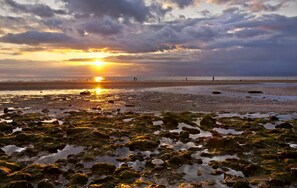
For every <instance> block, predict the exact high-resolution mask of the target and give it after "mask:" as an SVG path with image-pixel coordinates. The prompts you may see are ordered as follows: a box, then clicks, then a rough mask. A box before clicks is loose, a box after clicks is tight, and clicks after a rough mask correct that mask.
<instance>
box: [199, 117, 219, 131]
mask: <svg viewBox="0 0 297 188" xmlns="http://www.w3.org/2000/svg"><path fill="white" fill-rule="evenodd" d="M200 125H201V129H204V130H208V129H212V128H214V127H215V125H216V120H215V119H213V118H212V117H211V116H209V115H207V116H205V117H203V118H202V120H201V122H200Z"/></svg>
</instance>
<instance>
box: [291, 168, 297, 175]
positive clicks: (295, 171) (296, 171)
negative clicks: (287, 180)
mask: <svg viewBox="0 0 297 188" xmlns="http://www.w3.org/2000/svg"><path fill="white" fill-rule="evenodd" d="M290 171H291V175H292V177H294V178H297V168H295V167H294V168H291V169H290Z"/></svg>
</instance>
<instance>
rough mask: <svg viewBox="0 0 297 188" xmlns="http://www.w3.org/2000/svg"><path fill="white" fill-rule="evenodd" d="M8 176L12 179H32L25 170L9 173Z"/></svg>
mask: <svg viewBox="0 0 297 188" xmlns="http://www.w3.org/2000/svg"><path fill="white" fill-rule="evenodd" d="M9 177H10V178H11V179H13V180H31V179H32V176H31V174H29V173H26V172H21V171H18V172H14V173H12V174H9Z"/></svg>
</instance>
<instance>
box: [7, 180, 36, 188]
mask: <svg viewBox="0 0 297 188" xmlns="http://www.w3.org/2000/svg"><path fill="white" fill-rule="evenodd" d="M5 188H34V187H33V185H32V184H31V183H29V182H27V181H26V180H20V181H11V182H9V183H8V184H7V185H6V186H5Z"/></svg>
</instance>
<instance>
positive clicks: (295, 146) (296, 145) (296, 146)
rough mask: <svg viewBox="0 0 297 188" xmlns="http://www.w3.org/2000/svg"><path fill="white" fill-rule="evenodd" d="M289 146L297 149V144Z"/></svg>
mask: <svg viewBox="0 0 297 188" xmlns="http://www.w3.org/2000/svg"><path fill="white" fill-rule="evenodd" d="M289 145H290V147H291V148H294V149H297V144H289Z"/></svg>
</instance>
